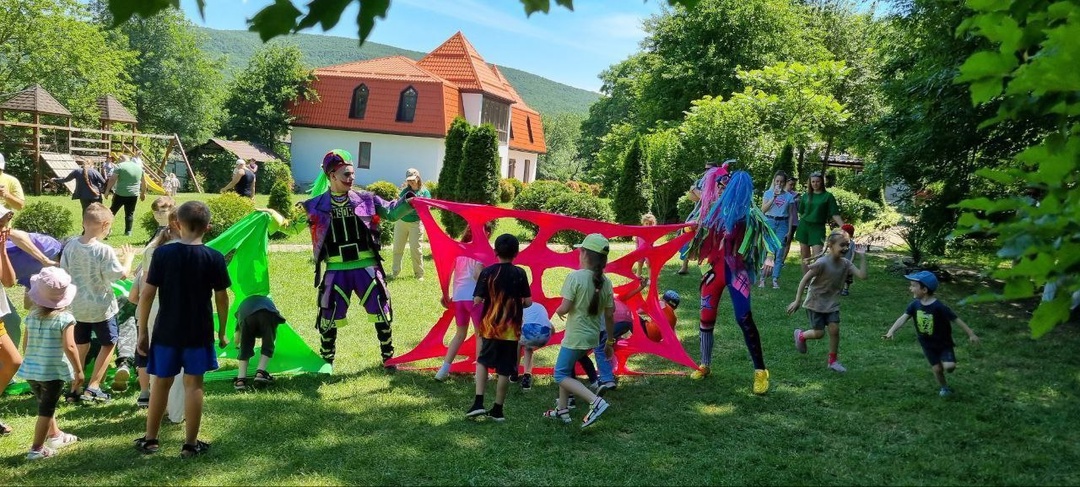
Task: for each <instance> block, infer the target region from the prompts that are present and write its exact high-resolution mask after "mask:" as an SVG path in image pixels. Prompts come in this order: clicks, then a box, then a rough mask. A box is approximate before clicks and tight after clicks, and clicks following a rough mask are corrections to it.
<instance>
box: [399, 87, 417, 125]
mask: <svg viewBox="0 0 1080 487" xmlns="http://www.w3.org/2000/svg"><path fill="white" fill-rule="evenodd" d="M419 98H420V93H419V92H418V91H416V88H413V87H412V85H409V86H408V87H407V88H405V89H404V90H401V95H400V96H399V97H398V109H397V121H398V122H404V123H412V121H413V119H415V118H416V104H417V100H418V99H419Z"/></svg>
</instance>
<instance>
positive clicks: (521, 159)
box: [502, 149, 539, 183]
mask: <svg viewBox="0 0 1080 487" xmlns="http://www.w3.org/2000/svg"><path fill="white" fill-rule="evenodd" d="M537 157H539V154H536V153H535V152H522V151H519V150H514V149H510V150H509V151H508V157H504V158H503V165H502V172H503V177H504V178H517V179H518V180H519V181H523V182H529V183H531V182H533V181H536V159H537ZM510 159H514V161H515V162H514V164H515V170H514V174H508V172H509V171H508V170H509V168H510ZM526 160H527V161H529V174H528V178H526V177H525V176H526V174H525V161H526Z"/></svg>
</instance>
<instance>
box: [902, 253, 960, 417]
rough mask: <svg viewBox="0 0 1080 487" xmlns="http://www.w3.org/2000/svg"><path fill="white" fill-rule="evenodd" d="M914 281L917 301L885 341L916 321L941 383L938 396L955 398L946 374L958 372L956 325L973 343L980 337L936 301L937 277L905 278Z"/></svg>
mask: <svg viewBox="0 0 1080 487" xmlns="http://www.w3.org/2000/svg"><path fill="white" fill-rule="evenodd" d="M904 277H905V278H906V279H907V280H909V281H911V285H910V286H909V287H908V290H910V291H911V294H912V295H913V296H914V297H915V300H914V301H912V302H911V304H909V305H908V307H907V310H906V311H904V314H902V315H900V317H899V318H897V319H896V322H895V323H893V325H892V328H889V331H888V332H886V333H885V336H884V338H886V339H892V337H893V333H896V330H898V329H900V327H901V326H904V323H907V320H908V319H909V318H911V319H914V320H915V332H916V336H917V337H918V339H919V345H922V349H923V354H925V355H926V359H927V360H928V361H930V367H931V368H932V369H933V370H934V378H936V379H937V382H938V385H939V386H941V390H940V391H938V394H939V395H940V396H942V397H945V396H948V395H950V394H952V389H950V388H949V385H948V384H947V383H946V382H945V372H952V371H953V370H956V354H955V353H954V352H953V345H954V344H953V339H952V324H953V323H956V324H957V325H960V328H963V329H964V331H965V332H967V334H968V339H969V340H971V343H979V337H977V336H975V332H973V331H971V328H969V327H968V326H967V323H964V320H961V319H960V318H959V317H957V316H956V313H953V311H952V310H951V309H949V307H948V306H945V304H944V303H942V302H941V301H938V300H937V298H935V297H934V291H936V290H937V286H938V280H937V276H935V275H934V273H932V272H930V271H920V272H916V273H914V274H910V275H907V276H904Z"/></svg>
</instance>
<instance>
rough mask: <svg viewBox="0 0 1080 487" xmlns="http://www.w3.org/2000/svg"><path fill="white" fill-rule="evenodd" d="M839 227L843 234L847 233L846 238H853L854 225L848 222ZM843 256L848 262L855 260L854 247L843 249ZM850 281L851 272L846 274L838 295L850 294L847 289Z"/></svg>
mask: <svg viewBox="0 0 1080 487" xmlns="http://www.w3.org/2000/svg"><path fill="white" fill-rule="evenodd" d="M840 228H841V229H842V230H843V231H844V234H845V235H847V238H848V240H854V239H855V226H854V225H852V224H850V223H845V224H844V225H843V226H842V227H840ZM844 258H845V259H847V260H848V262H853V261H854V260H855V249H853V248H851V247H848V249H847V250H846V251H844ZM852 282H854V279H852V276H851V274H848V276H847V280H845V281H844V289H842V290H840V295H841V296H847V295H848V294H850V292H851V291H849V289H850V288H851V283H852Z"/></svg>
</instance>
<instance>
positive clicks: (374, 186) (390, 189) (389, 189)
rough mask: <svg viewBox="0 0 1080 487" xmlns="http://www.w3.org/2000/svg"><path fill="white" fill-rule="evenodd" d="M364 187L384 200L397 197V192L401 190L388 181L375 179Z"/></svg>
mask: <svg viewBox="0 0 1080 487" xmlns="http://www.w3.org/2000/svg"><path fill="white" fill-rule="evenodd" d="M364 189H366V190H368V191H371V192H372V193H375V194H376V195H378V196H379V197H380V198H382V199H384V200H386V201H391V200H395V199H397V197H398V194H399V193H400V192H401V191H400V189H398V187H397V186H396V185H394V183H391V182H390V181H375V182H374V183H371V184H369V185H367V187H366V188H364Z"/></svg>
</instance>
